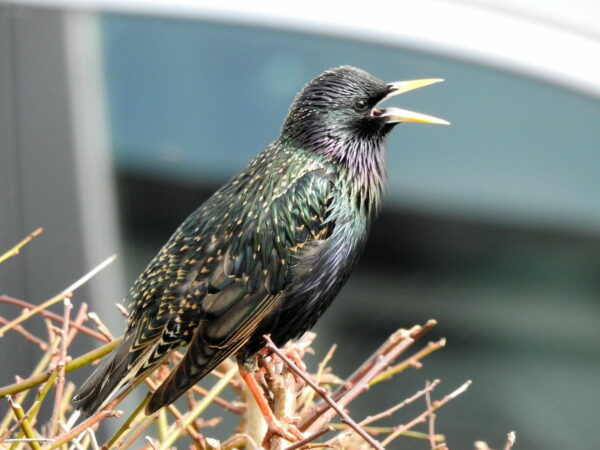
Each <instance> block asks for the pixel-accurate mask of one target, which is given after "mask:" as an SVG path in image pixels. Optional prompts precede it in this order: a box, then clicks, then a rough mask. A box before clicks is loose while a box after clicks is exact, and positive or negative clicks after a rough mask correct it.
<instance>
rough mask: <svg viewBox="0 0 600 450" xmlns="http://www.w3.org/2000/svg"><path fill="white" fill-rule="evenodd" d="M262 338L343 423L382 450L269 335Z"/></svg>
mask: <svg viewBox="0 0 600 450" xmlns="http://www.w3.org/2000/svg"><path fill="white" fill-rule="evenodd" d="M263 338H264V339H265V341H266V342H267V348H268V349H269V350H271V351H272V352H273V353H275V354H276V355H277V356H279V358H281V360H282V361H283V362H285V363H286V364H287V365H288V367H289V368H290V369H291V370H292V371H293V372H294V373H295V374H296V375H298V376H299V377H300V378H302V379H303V380H304V381H305V382H306V383H307V384H308V385H309V386H310V387H311V388H313V389H314V390H315V391H316V392H317V393H318V394H319V395H320V396H321V398H323V400H324V401H326V402H327V403H328V404H329V406H331V407H332V408H333V409H334V410H335V411H336V412H337V413H338V415H339V416H340V418H341V419H342V421H343V422H344V423H346V424H348V426H350V427H352V429H354V430H355V431H356V432H357V433H358V435H359V436H360V437H362V438H363V439H364V440H365V441H366V442H367V443H368V444H369V445H371V446H372V447H374V448H376V449H378V450H383V447H382V446H381V444H380V443H379V442H377V441H376V440H375V439H373V437H371V436H370V435H369V434H368V433H367V432H366V431H365V430H363V429H362V428H361V427H360V425H358V424H357V423H356V422H355V421H354V420H353V419H352V418H351V417H350V416H349V415H348V414H346V412H345V411H344V410H343V409H342V408H341V407H340V406H339V405H338V404H337V403H336V402H335V401H334V400H333V399H332V398H331V397H330V396H329V394H328V393H327V391H326V390H325V389H323V388H321V387H319V386H317V385H316V384H315V382H314V381H313V380H311V378H310V377H309V376H308V374H307V373H306V372H304V371H302V370H300V369H299V368H298V367H297V366H296V364H294V363H293V362H292V361H291V360H290V359H289V358H288V357H287V356H285V355H284V354H283V352H282V351H281V350H279V348H277V346H276V345H275V344H274V343H273V341H272V340H271V338H270V337H269V336H267V335H264V336H263ZM319 431H320V430H319Z"/></svg>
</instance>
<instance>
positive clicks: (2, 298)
mask: <svg viewBox="0 0 600 450" xmlns="http://www.w3.org/2000/svg"><path fill="white" fill-rule="evenodd" d="M0 303H7V304H9V305H14V306H18V307H20V308H25V309H30V310H31V309H33V308H35V307H36V306H35V305H34V304H32V303H29V302H26V301H25V300H21V299H18V298H14V297H10V296H8V295H0ZM40 314H41V315H42V317H44V318H46V319H50V320H53V321H55V322H61V323H62V320H63V317H62V316H61V315H59V314H55V313H53V312H52V311H46V310H42V311H40ZM69 328H77V329H78V330H79V331H81V332H82V333H85V334H87V335H88V336H91V337H93V338H94V339H98V340H99V341H102V342H109V341H108V339H107V338H106V337H105V336H103V335H102V334H100V333H98V332H97V331H96V330H92V329H91V328H89V327H86V326H85V325H79V324H77V323H76V322H70V323H69Z"/></svg>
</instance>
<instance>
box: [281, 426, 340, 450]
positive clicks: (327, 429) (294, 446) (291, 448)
mask: <svg viewBox="0 0 600 450" xmlns="http://www.w3.org/2000/svg"><path fill="white" fill-rule="evenodd" d="M330 431H333V428H331V427H330V426H327V427H325V428H323V429H322V430H320V431H317V432H316V433H315V434H311V435H310V436H308V437H306V438H304V439H302V440H301V441H298V442H294V443H293V444H292V445H290V446H289V447H286V449H285V450H296V449H299V448H301V447H304V446H305V445H306V444H309V443H310V442H313V441H316V440H317V439H319V438H320V437H321V436H323V435H324V434H327V433H329V432H330Z"/></svg>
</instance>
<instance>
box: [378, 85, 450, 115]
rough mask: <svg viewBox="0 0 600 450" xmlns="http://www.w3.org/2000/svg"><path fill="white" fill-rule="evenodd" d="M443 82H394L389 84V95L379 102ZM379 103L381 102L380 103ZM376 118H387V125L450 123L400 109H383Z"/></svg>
mask: <svg viewBox="0 0 600 450" xmlns="http://www.w3.org/2000/svg"><path fill="white" fill-rule="evenodd" d="M441 81H444V80H443V79H441V78H427V79H423V80H410V81H396V82H395V83H389V84H388V86H389V88H390V93H389V94H388V95H386V96H385V97H384V98H383V99H382V100H381V101H382V102H383V101H385V100H387V99H388V98H390V97H393V96H395V95H399V94H403V93H404V92H408V91H412V90H414V89H419V88H422V87H425V86H429V85H430V84H435V83H439V82H441ZM380 103H381V102H380ZM377 116H378V117H385V118H387V121H388V123H398V122H418V123H434V124H439V125H450V122H448V121H447V120H444V119H440V118H438V117H434V116H429V115H427V114H421V113H418V112H414V111H408V110H406V109H401V108H385V109H382V110H381V111H378V114H377Z"/></svg>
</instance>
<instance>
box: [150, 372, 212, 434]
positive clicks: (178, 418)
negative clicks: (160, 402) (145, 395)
mask: <svg viewBox="0 0 600 450" xmlns="http://www.w3.org/2000/svg"><path fill="white" fill-rule="evenodd" d="M161 369H162V367H161ZM144 382H145V383H146V385H148V387H149V388H150V390H151V391H152V392H154V391H156V389H158V384H157V383H155V382H154V381H153V380H151V379H150V378H149V377H148V378H145V379H144ZM166 409H167V411H169V412H170V413H171V415H172V416H173V417H174V418H175V420H176V421H177V422H182V421H183V419H184V415H183V414H181V412H180V411H179V410H178V409H177V407H176V406H175V405H174V404H172V403H171V404H170V405H167V406H166ZM190 409H193V408H190ZM158 420H159V422H160V420H161V418H160V416H159V417H158ZM185 430H186V432H187V434H188V435H189V436H190V437H191V438H192V439H193V440H194V441H196V442H201V441H202V440H203V437H202V435H201V434H200V432H199V431H198V430H197V429H196V428H195V424H194V423H193V422H192V423H191V424H190V425H188V426H187V427H186V428H185ZM160 440H161V441H162V439H160Z"/></svg>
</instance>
